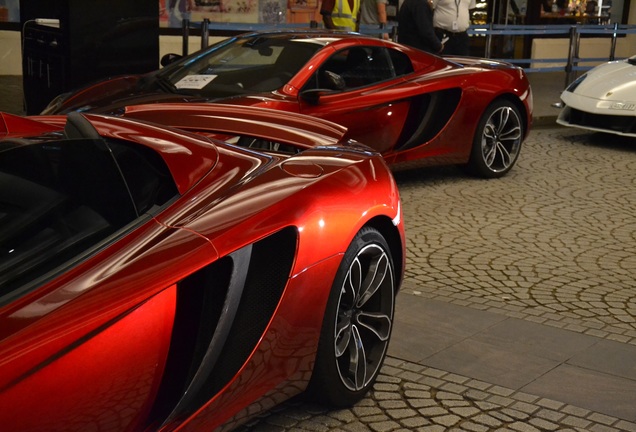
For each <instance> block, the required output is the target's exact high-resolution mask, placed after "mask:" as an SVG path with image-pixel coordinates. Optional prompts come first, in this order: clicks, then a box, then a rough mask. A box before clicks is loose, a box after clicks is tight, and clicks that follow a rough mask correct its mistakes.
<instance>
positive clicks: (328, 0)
mask: <svg viewBox="0 0 636 432" xmlns="http://www.w3.org/2000/svg"><path fill="white" fill-rule="evenodd" d="M359 13H360V0H323V2H322V5H321V6H320V15H322V22H323V23H324V25H325V28H328V29H330V30H348V31H357V30H358V14H359Z"/></svg>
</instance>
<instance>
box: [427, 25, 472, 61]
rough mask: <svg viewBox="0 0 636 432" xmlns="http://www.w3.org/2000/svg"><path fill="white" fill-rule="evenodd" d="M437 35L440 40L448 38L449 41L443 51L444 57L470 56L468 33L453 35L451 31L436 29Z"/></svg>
mask: <svg viewBox="0 0 636 432" xmlns="http://www.w3.org/2000/svg"><path fill="white" fill-rule="evenodd" d="M435 34H436V35H437V37H438V38H439V40H442V39H444V38H445V37H448V41H447V42H446V43H445V44H444V51H442V55H458V56H467V55H470V47H469V43H470V40H469V39H468V33H467V32H456V33H453V32H451V31H448V30H444V29H441V28H437V27H436V28H435Z"/></svg>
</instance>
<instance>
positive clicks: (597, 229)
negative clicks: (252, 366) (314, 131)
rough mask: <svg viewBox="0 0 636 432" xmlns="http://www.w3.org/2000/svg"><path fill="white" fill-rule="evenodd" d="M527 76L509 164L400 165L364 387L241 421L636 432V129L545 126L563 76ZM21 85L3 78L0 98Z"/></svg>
mask: <svg viewBox="0 0 636 432" xmlns="http://www.w3.org/2000/svg"><path fill="white" fill-rule="evenodd" d="M531 78H532V79H531V81H532V83H533V87H534V93H535V114H536V117H535V123H536V124H539V125H550V126H549V127H538V128H535V129H534V130H533V131H532V132H531V135H530V138H529V139H528V141H527V142H526V143H525V145H524V148H523V149H522V153H521V156H520V159H519V162H518V164H517V166H516V167H515V168H514V169H513V170H512V171H511V172H510V173H509V175H508V176H506V177H504V178H502V179H497V180H478V179H474V178H470V177H467V176H466V175H464V174H463V173H462V172H460V171H459V170H457V169H455V168H433V169H427V170H422V171H419V172H403V173H397V174H396V178H397V180H398V184H399V187H400V191H401V194H402V199H403V204H404V217H405V221H406V231H407V239H408V244H407V248H408V254H407V272H406V280H405V283H404V285H403V288H402V291H401V292H400V294H399V295H398V303H397V310H396V322H395V327H394V333H393V338H392V341H391V346H390V349H389V358H388V359H387V361H386V363H385V365H384V368H383V369H382V372H381V375H380V377H379V379H378V382H377V384H376V386H375V389H374V391H373V392H371V393H370V394H369V396H368V397H367V398H365V399H364V400H363V401H362V402H360V403H359V404H358V405H357V406H355V407H353V408H351V409H345V410H335V411H334V410H328V409H327V408H325V407H322V406H316V405H312V404H307V403H304V402H302V401H298V400H293V401H290V402H287V403H285V404H283V405H281V406H277V407H275V408H273V409H270V410H269V411H267V412H266V413H265V414H263V415H262V416H261V417H259V418H257V419H254V420H253V421H251V422H250V423H248V425H247V426H246V427H245V428H243V429H242V430H245V431H255V432H269V431H272V432H279V431H280V432H283V431H298V432H303V431H351V432H355V431H377V432H384V431H387V432H388V431H469V432H470V431H477V432H479V431H522V432H523V431H556V430H559V431H592V432H603V431H631V432H636V281H635V275H636V219H635V215H636V142H635V141H634V140H629V139H624V138H617V137H608V136H602V135H597V134H588V133H585V132H581V131H576V130H573V129H567V128H561V127H556V126H553V124H554V123H553V119H554V115H556V113H557V112H558V110H556V109H555V108H553V107H551V106H550V104H551V103H552V102H556V101H558V93H559V91H560V89H561V88H562V85H563V81H562V77H552V78H551V77H548V76H545V75H542V76H535V77H531ZM20 93H21V85H20V82H19V81H18V82H17V83H16V80H15V79H12V78H3V77H0V110H7V111H9V112H14V113H20V108H19V107H20V100H21V94H20ZM267 402H268V401H265V403H267Z"/></svg>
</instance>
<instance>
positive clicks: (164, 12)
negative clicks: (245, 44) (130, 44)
mask: <svg viewBox="0 0 636 432" xmlns="http://www.w3.org/2000/svg"><path fill="white" fill-rule="evenodd" d="M0 1H1V0H0ZM292 1H296V0H292ZM159 11H160V20H161V21H160V25H161V26H162V27H176V28H180V27H181V22H182V20H184V19H188V20H190V21H192V22H200V21H203V20H204V19H206V18H207V19H208V20H210V21H211V22H219V23H250V24H280V23H284V22H286V21H287V17H286V15H287V0H159Z"/></svg>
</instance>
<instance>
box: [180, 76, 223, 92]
mask: <svg viewBox="0 0 636 432" xmlns="http://www.w3.org/2000/svg"><path fill="white" fill-rule="evenodd" d="M217 76H218V75H188V76H186V77H183V78H182V79H181V80H180V81H179V82H178V83H176V84H175V87H176V88H178V89H197V90H200V89H202V88H203V87H205V86H206V85H208V83H210V82H211V81H212V80H214V78H216V77H217Z"/></svg>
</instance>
